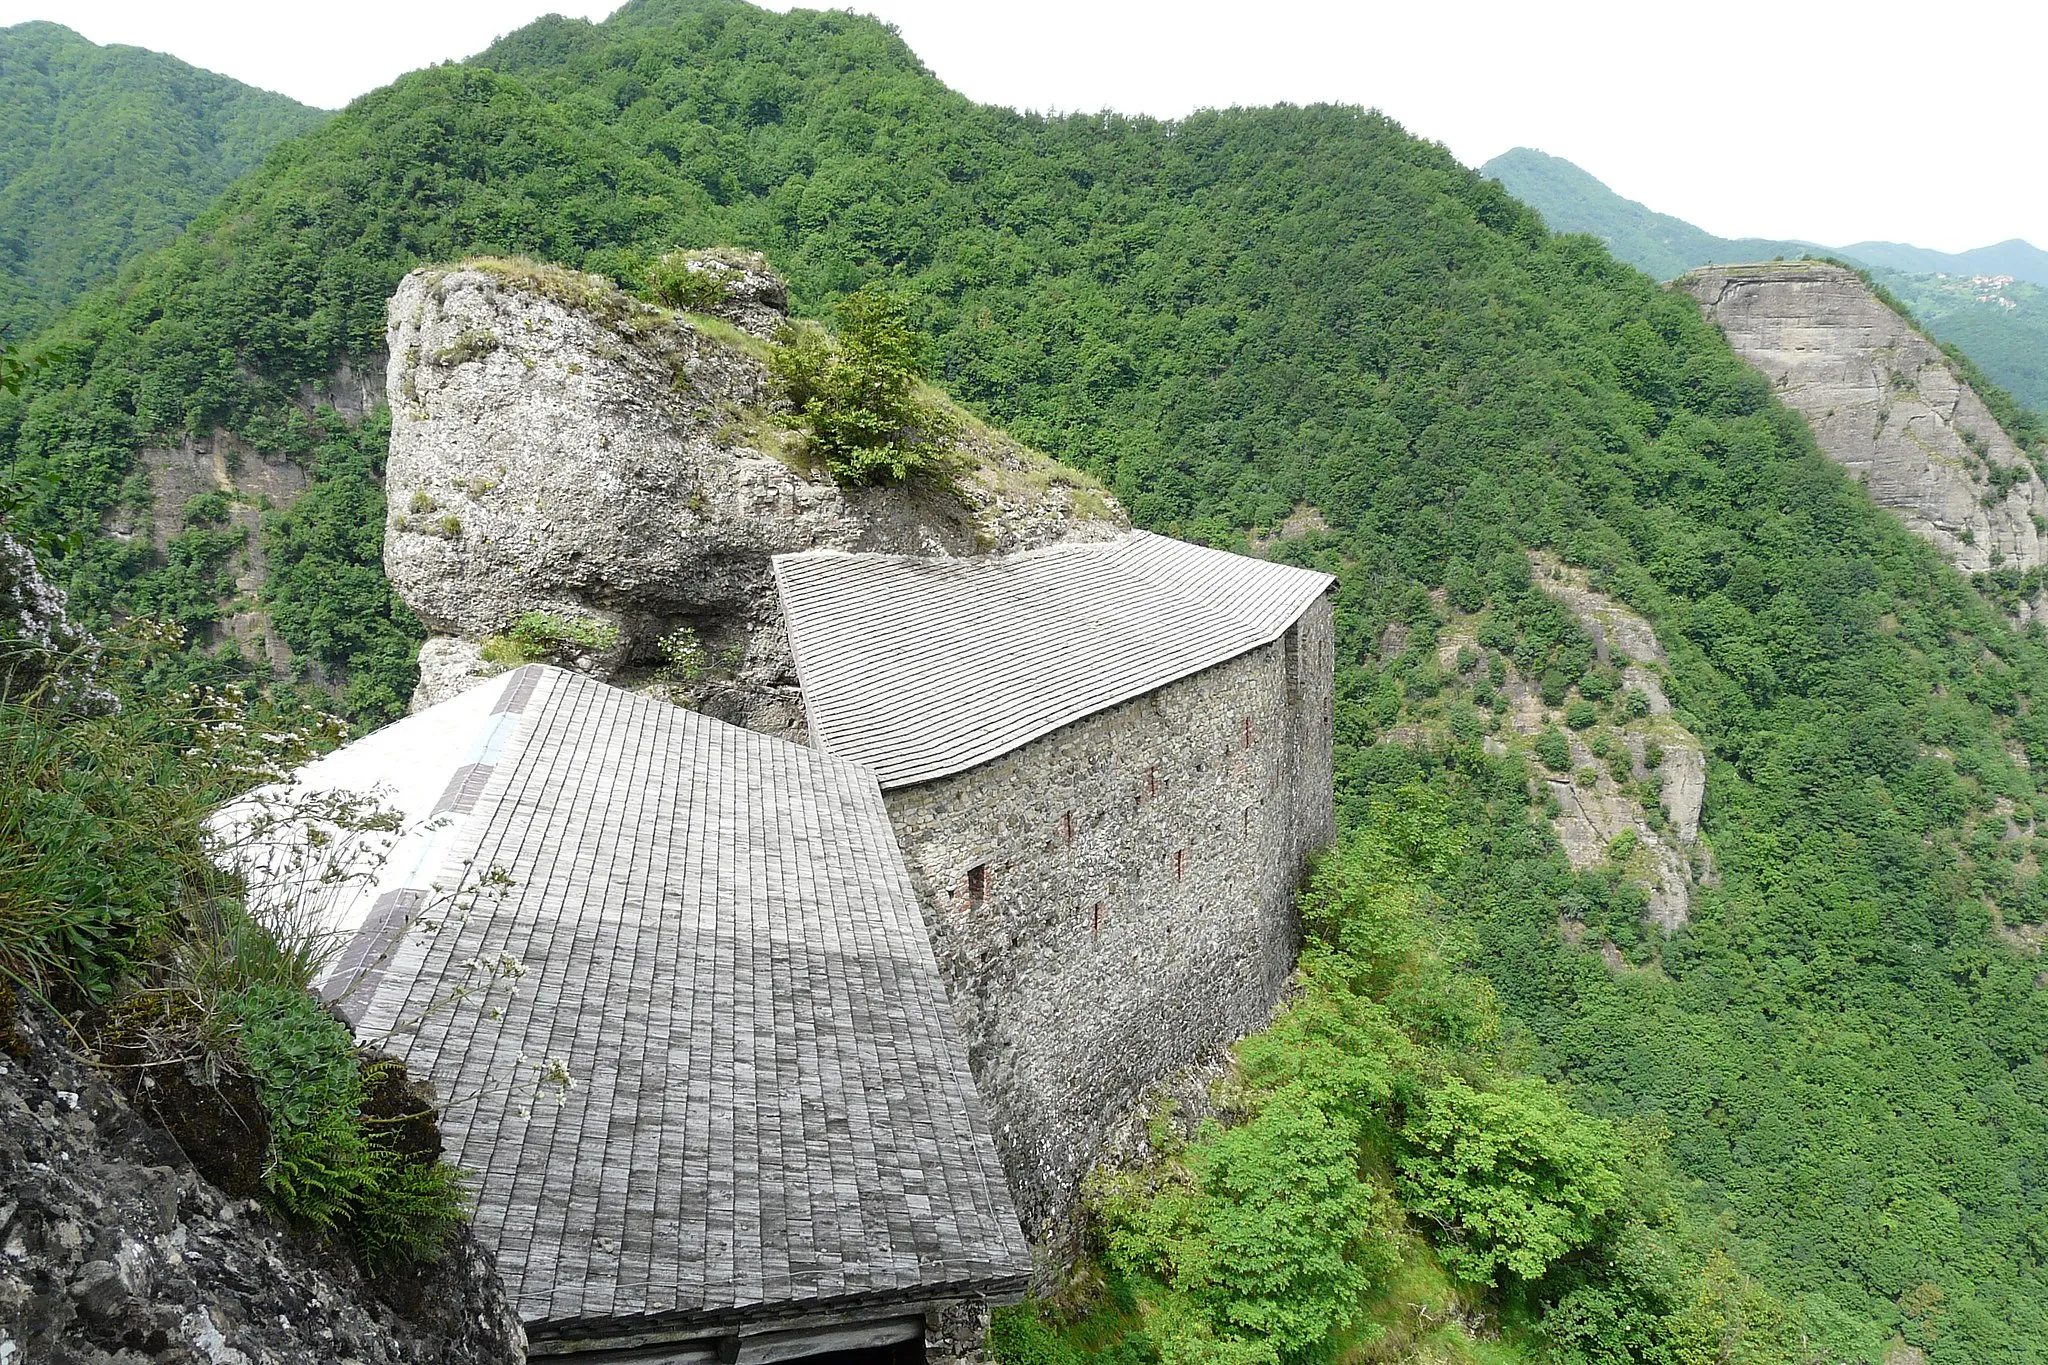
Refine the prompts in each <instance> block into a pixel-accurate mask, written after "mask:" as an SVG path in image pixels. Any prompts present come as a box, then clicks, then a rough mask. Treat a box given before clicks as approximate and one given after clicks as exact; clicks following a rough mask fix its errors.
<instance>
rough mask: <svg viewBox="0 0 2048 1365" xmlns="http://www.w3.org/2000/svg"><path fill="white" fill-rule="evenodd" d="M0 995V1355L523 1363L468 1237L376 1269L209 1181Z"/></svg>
mask: <svg viewBox="0 0 2048 1365" xmlns="http://www.w3.org/2000/svg"><path fill="white" fill-rule="evenodd" d="M64 1037H65V1031H64V1028H63V1026H62V1025H61V1024H59V1023H58V1022H57V1021H56V1020H55V1019H53V1018H51V1017H49V1016H47V1015H41V1014H38V1013H35V1012H32V1011H30V1010H26V1009H22V1010H15V1009H13V1008H12V1002H11V999H10V1000H0V1365H31V1362H33V1363H34V1365H142V1362H161V1365H202V1363H203V1365H301V1362H303V1365H333V1363H335V1362H346V1363H348V1365H486V1362H488V1365H518V1362H521V1361H524V1360H525V1358H526V1338H525V1334H524V1332H523V1330H522V1329H521V1327H520V1325H519V1320H518V1317H517V1315H516V1314H515V1313H514V1312H513V1310H512V1307H511V1305H510V1304H509V1303H508V1302H507V1301H506V1299H505V1295H504V1289H503V1286H502V1285H501V1283H500V1282H499V1279H498V1272H497V1267H496V1263H495V1261H494V1260H493V1258H492V1256H491V1253H490V1252H489V1251H488V1250H486V1249H485V1248H484V1247H483V1246H481V1245H480V1244H478V1243H477V1242H476V1241H475V1239H474V1238H473V1237H472V1236H471V1235H470V1234H469V1233H468V1232H466V1231H465V1232H464V1234H463V1235H462V1237H461V1239H460V1240H459V1241H458V1242H457V1243H456V1244H455V1245H454V1246H453V1247H451V1248H450V1249H449V1251H448V1252H447V1253H445V1254H444V1255H443V1257H442V1259H441V1261H440V1262H439V1263H438V1264H436V1265H434V1266H429V1267H417V1268H414V1269H412V1270H410V1271H408V1272H406V1273H405V1275H404V1276H403V1278H401V1279H394V1280H392V1281H390V1282H382V1281H378V1282H372V1281H370V1280H368V1279H366V1278H365V1277H364V1275H363V1274H362V1273H361V1272H360V1271H359V1270H358V1269H357V1268H356V1267H355V1265H354V1264H353V1263H352V1262H351V1261H350V1260H349V1259H348V1258H347V1257H346V1256H344V1255H342V1254H341V1253H339V1252H337V1251H334V1250H331V1249H329V1248H327V1247H325V1246H323V1245H321V1244H320V1243H318V1242H317V1241H314V1240H310V1239H308V1238H306V1237H304V1236H300V1235H297V1234H295V1233H293V1232H292V1231H290V1230H288V1229H286V1228H285V1227H284V1226H282V1225H281V1224H280V1223H279V1222H278V1221H277V1220H276V1219H275V1218H273V1217H272V1216H271V1215H270V1214H269V1213H268V1212H267V1211H266V1210H265V1209H264V1208H263V1207H262V1206H261V1205H259V1204H257V1203H256V1202H255V1201H254V1200H249V1199H234V1198H231V1197H230V1196H228V1195H227V1194H225V1193H224V1192H222V1191H221V1190H220V1189H218V1188H216V1187H215V1186H213V1185H211V1184H209V1183H208V1182H207V1181H206V1180H204V1179H203V1178H202V1177H201V1176H200V1175H199V1173H198V1172H197V1171H196V1170H195V1169H194V1168H193V1165H192V1163H191V1161H190V1160H189V1159H187V1157H186V1155H185V1153H184V1152H183V1151H182V1150H181V1149H180V1148H179V1146H178V1144H177V1143H176V1142H175V1141H174V1140H173V1139H172V1138H171V1137H170V1135H169V1134H167V1133H165V1132H164V1131H163V1130H162V1129H159V1128H156V1127H154V1126H153V1125H151V1124H149V1123H148V1122H146V1121H145V1120H144V1119H143V1118H142V1117H141V1116H140V1115H138V1114H137V1113H136V1112H135V1110H134V1109H132V1108H131V1107H130V1106H129V1104H128V1102H127V1101H126V1100H125V1099H124V1098H123V1097H122V1095H121V1094H120V1092H119V1091H118V1090H116V1089H115V1088H114V1087H113V1086H112V1085H110V1084H108V1083H107V1082H106V1081H105V1080H104V1079H102V1078H101V1077H100V1076H99V1075H98V1074H97V1073H96V1072H95V1071H93V1070H92V1069H91V1068H90V1067H88V1066H86V1065H85V1064H83V1063H82V1062H80V1061H79V1060H78V1059H77V1058H76V1057H75V1056H74V1055H73V1054H72V1053H71V1052H70V1050H69V1049H68V1048H67V1047H66V1045H65V1042H64Z"/></svg>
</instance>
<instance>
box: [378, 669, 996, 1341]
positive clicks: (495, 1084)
mask: <svg viewBox="0 0 2048 1365" xmlns="http://www.w3.org/2000/svg"><path fill="white" fill-rule="evenodd" d="M504 695H506V696H510V697H513V698H514V699H516V701H517V704H518V705H517V709H516V710H515V711H510V712H506V711H496V712H486V711H484V708H482V707H480V706H477V705H475V704H472V705H471V706H470V707H469V708H467V709H466V710H464V709H461V708H458V710H457V711H456V712H455V713H451V716H450V720H451V723H454V724H456V725H458V726H459V727H461V728H463V729H465V731H469V730H473V729H474V727H475V725H476V718H475V717H472V716H470V715H469V714H468V712H469V711H479V712H481V713H483V714H499V715H504V714H511V715H513V716H514V717H515V720H516V723H515V724H513V725H512V726H511V727H510V728H509V730H508V731H507V732H506V733H504V734H502V735H500V736H498V737H497V739H496V740H495V741H494V742H493V745H492V752H491V761H490V763H489V764H488V765H485V767H486V770H485V771H484V772H483V773H482V776H481V778H480V779H479V778H478V777H477V775H476V774H475V773H469V774H461V773H458V772H457V771H455V769H454V768H453V767H451V769H450V771H448V772H446V773H436V774H425V773H418V772H414V773H412V774H411V775H410V776H411V779H412V785H414V786H420V787H422V788H428V787H438V788H440V789H443V790H453V791H456V792H457V793H458V799H457V800H456V801H454V802H449V803H445V804H444V805H443V814H442V816H441V820H442V822H443V825H444V828H445V829H446V830H447V831H448V832H447V833H445V834H444V835H442V836H440V837H441V838H442V839H444V840H445V846H444V857H443V860H442V861H441V863H440V865H439V866H438V867H436V868H434V869H432V873H433V875H432V877H431V879H430V881H431V882H432V883H438V884H439V885H440V887H441V888H442V891H440V892H438V893H437V892H434V891H433V889H432V886H431V885H430V884H429V883H428V882H427V881H423V882H422V884H421V886H420V887H419V888H416V889H417V891H418V892H419V894H418V895H416V896H415V897H413V898H412V899H411V900H409V901H406V902H405V903H404V904H402V905H399V906H398V908H397V909H396V911H395V912H394V913H395V914H396V915H397V917H398V918H399V919H401V920H404V919H410V920H411V927H410V928H409V929H408V930H406V931H405V932H404V933H403V936H402V937H398V938H397V939H396V947H395V948H394V949H391V950H389V951H388V954H387V955H386V956H385V957H384V958H382V959H380V961H379V962H378V964H377V970H376V971H375V972H373V973H370V974H367V975H366V976H365V977H364V979H363V980H362V981H361V982H360V983H359V984H358V985H357V987H356V989H355V990H354V992H353V993H352V994H351V995H350V996H349V998H348V1000H347V1001H346V1005H345V1008H347V1009H348V1011H349V1012H350V1013H351V1014H352V1015H354V1016H356V1017H357V1018H358V1020H359V1029H360V1031H361V1032H362V1033H363V1034H364V1035H365V1036H378V1035H383V1034H392V1035H393V1041H392V1043H391V1046H392V1048H393V1050H394V1051H397V1052H399V1053H400V1054H401V1055H403V1056H404V1057H405V1058H406V1060H407V1063H408V1065H409V1066H410V1067H411V1068H412V1069H413V1070H414V1071H415V1072H416V1073H420V1074H424V1075H425V1076H426V1077H427V1078H429V1079H430V1080H431V1081H432V1082H433V1084H434V1086H435V1087H436V1090H437V1091H438V1093H439V1094H440V1095H441V1096H442V1097H443V1098H444V1099H447V1100H450V1101H451V1104H450V1107H449V1108H448V1110H447V1112H446V1114H445V1115H444V1118H443V1131H444V1133H445V1135H446V1138H447V1141H448V1145H449V1150H450V1155H451V1156H452V1157H453V1158H454V1159H455V1160H456V1161H457V1162H458V1163H459V1164H461V1165H462V1166H463V1167H464V1168H466V1169H467V1170H469V1171H471V1172H473V1173H474V1175H475V1177H476V1200H477V1210H476V1223H477V1230H478V1232H479V1234H480V1235H481V1236H482V1237H483V1239H484V1240H485V1241H486V1243H487V1244H489V1245H491V1246H493V1247H494V1248H495V1249H496V1251H497V1255H498V1262H499V1266H500V1268H501V1270H502V1271H503V1273H504V1275H505V1277H506V1280H507V1283H508V1285H509V1286H510V1287H511V1290H512V1293H513V1296H514V1298H515V1301H516V1302H517V1304H518V1307H519V1311H520V1314H521V1316H522V1317H523V1318H525V1319H526V1320H527V1322H528V1323H529V1325H530V1326H538V1327H540V1328H541V1329H542V1331H543V1333H544V1334H547V1333H559V1332H565V1331H573V1332H575V1333H577V1334H588V1335H604V1334H606V1333H607V1332H609V1331H614V1330H639V1329H645V1328H650V1327H658V1326H660V1325H662V1324H664V1323H674V1322H678V1321H681V1322H687V1320H688V1319H689V1318H690V1317H691V1316H692V1315H700V1314H712V1315H716V1314H720V1313H726V1314H728V1315H729V1314H730V1313H731V1312H732V1311H734V1310H745V1309H748V1308H749V1307H752V1306H757V1305H774V1304H792V1305H798V1306H801V1305H807V1304H808V1305H822V1304H825V1303H828V1302H830V1301H833V1300H859V1301H863V1302H874V1301H877V1300H878V1299H882V1300H886V1299H887V1298H888V1297H889V1296H892V1295H904V1296H909V1295H915V1294H917V1293H919V1292H921V1291H925V1290H933V1289H939V1288H941V1287H944V1286H967V1287H975V1288H987V1289H994V1288H1007V1287H1011V1286H1013V1285H1015V1284H1017V1283H1019V1282H1020V1280H1021V1276H1022V1275H1023V1274H1024V1273H1025V1272H1026V1271H1028V1269H1029V1259H1028V1253H1027V1249H1026V1246H1025V1243H1024V1239H1023V1236H1022V1234H1021V1232H1020V1231H1019V1228H1018V1223H1017V1216H1016V1213H1015V1210H1014V1207H1013V1206H1012V1204H1011V1201H1010V1196H1009V1192H1008V1188H1007V1186H1006V1185H1005V1183H1004V1178H1003V1173H1002V1169H1001V1166H1000V1165H999V1163H998V1161H997V1158H996V1155H995V1150H994V1147H993V1145H992V1144H991V1142H990V1139H989V1134H988V1130H987V1125H986V1121H985V1119H984V1118H983V1115H982V1111H981V1106H980V1101H979V1098H978V1096H977V1095H976V1093H975V1090H974V1085H973V1082H972V1079H971V1078H970V1076H969V1073H968V1066H967V1058H966V1051H965V1047H964V1045H963V1044H962V1042H961V1039H960V1037H959V1034H958V1032H957V1030H956V1028H955V1026H954V1024H953V1021H952V1017H951V1014H950V1012H949V1010H948V1007H947V1002H946V996H945V991H944V987H943V986H942V984H941V982H940V978H939V974H938V969H937V966H936V963H935V962H934V960H933V957H932V950H931V947H930V944H929V942H928V940H927V938H926V936H925V931H924V927H923V922H922V919H921V918H920V915H919V911H918V908H917V903H916V901H915V899H914V895H913V892H912V889H911V886H910V883H909V879H908V876H907V874H906V873H905V871H904V868H903V864H902V860H901V856H900V854H899V852H898V850H897V846H896V841H895V836H894V834H893V833H892V831H891V829H890V825H889V820H888V817H887V814H886V813H885V811H884V809H883V806H882V800H881V794H880V792H879V790H878V789H877V787H876V784H875V780H874V776H873V774H871V773H869V772H868V771H866V770H865V769H862V768H860V767H858V766H856V765H855V764H852V763H849V762H846V761H844V760H841V759H836V758H831V757H828V756H825V755H822V754H818V753H815V752H813V751H811V750H807V749H804V748H801V747H799V746H797V745H793V744H789V743H787V742H785V741H781V740H777V739H773V738H770V737H768V736H765V735H758V734H754V733H751V732H749V731H746V730H740V729H736V728H734V727H732V726H729V725H725V724H722V723H720V722H718V721H715V720H711V719H709V718H707V717H704V716H700V715H696V714H694V713H691V712H688V711H684V710H681V709H680V708H677V707H674V706H671V705H669V704H667V703H665V702H661V701H657V700H654V699H652V698H648V697H644V696H641V695H638V694H635V693H631V692H626V691H622V690H620V689H617V688H613V687H609V686H606V685H604V684H601V683H597V682H594V681H592V680H590V679H588V678H584V677H582V676H580V675H577V674H572V673H567V672H563V671H560V670H555V669H543V668H530V669H524V670H521V671H520V675H518V676H516V677H515V678H514V679H513V680H511V681H510V682H509V683H508V684H507V685H506V687H505V689H504ZM460 701H461V699H460V698H458V699H457V701H456V702H450V703H445V705H447V706H450V707H456V706H457V702H460ZM439 709H440V708H438V707H437V708H433V709H430V710H428V711H425V712H422V713H420V715H418V716H415V717H412V718H411V719H410V720H408V721H406V722H402V723H403V724H407V725H412V724H413V723H414V722H417V721H422V720H430V719H431V718H432V717H433V716H434V715H435V712H436V711H438V710H439ZM431 728H432V727H431V726H429V727H427V731H423V732H422V733H426V732H429V731H431ZM415 729H419V727H417V726H415ZM375 740H376V737H375V736H372V737H371V738H370V739H369V740H366V741H363V743H373V742H375ZM384 747H385V748H386V749H389V748H391V747H392V746H389V745H386V746H384ZM445 747H446V748H447V749H448V751H449V756H448V759H447V761H448V762H453V761H455V760H466V759H467V755H468V753H469V750H470V749H471V748H473V747H474V746H473V745H471V744H469V743H467V742H464V743H460V744H454V745H450V746H445ZM343 752H344V753H346V752H347V751H343ZM392 761H394V762H399V763H403V762H404V755H403V754H402V753H396V752H394V753H393V755H392ZM437 761H440V760H437ZM343 766H346V765H343ZM373 766H374V765H373ZM350 771H353V769H350ZM371 776H375V774H374V773H372V774H371ZM458 807H462V808H464V809H458ZM487 873H498V874H502V879H504V880H509V886H503V887H501V888H500V889H499V893H498V894H496V895H493V894H492V893H490V891H489V888H488V887H483V888H482V890H483V894H482V895H481V896H480V897H479V898H478V899H477V900H476V901H475V903H474V904H473V905H470V906H468V907H466V908H465V907H460V906H455V905H451V903H450V899H449V897H450V895H451V894H456V893H459V892H460V890H461V888H462V887H463V886H464V885H465V884H466V885H468V886H470V887H479V886H481V884H482V883H483V882H484V881H485V880H486V876H485V874H487ZM386 895H387V898H388V896H389V893H388V892H387V893H386ZM374 927H375V926H374V925H370V926H366V929H367V928H374ZM506 961H510V962H516V963H517V964H518V966H519V968H520V969H522V970H523V972H524V975H523V977H521V978H519V980H518V982H517V986H518V989H517V993H516V994H515V995H514V996H512V998H511V999H510V1000H509V1001H505V1000H503V999H501V998H499V997H498V996H497V995H495V994H494V995H491V996H490V997H489V998H488V999H477V998H472V999H470V1000H466V1001H461V1002H458V1003H453V1004H448V1003H446V1000H447V997H448V995H449V994H450V992H451V991H454V990H456V989H458V988H461V987H464V986H474V985H476V984H478V983H479V982H480V981H482V979H483V977H484V975H485V974H487V971H488V964H491V963H501V962H506ZM437 1002H443V1003H441V1004H440V1005H439V1006H438V1007H437ZM491 1010H497V1011H501V1013H500V1014H498V1016H497V1017H492V1015H491V1013H490V1012H489V1011H491ZM406 1030H410V1031H409V1032H407V1031H406ZM547 1059H560V1060H561V1061H562V1062H563V1063H565V1064H566V1066H567V1069H568V1073H569V1076H570V1078H571V1080H572V1082H573V1084H572V1086H571V1087H570V1088H569V1089H568V1090H567V1092H566V1094H564V1095H562V1096H561V1097H560V1098H561V1102H560V1103H559V1104H557V1103H556V1098H555V1097H554V1095H552V1094H551V1093H550V1092H549V1091H547V1090H545V1089H543V1090H542V1091H541V1092H540V1093H538V1094H536V1091H535V1086H534V1081H535V1077H536V1072H537V1069H538V1067H539V1065H540V1064H542V1063H543V1062H545V1061H546V1060H547Z"/></svg>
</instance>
